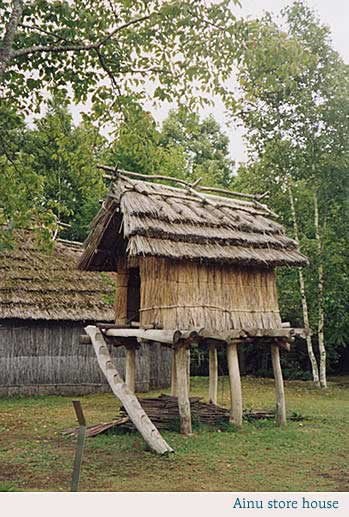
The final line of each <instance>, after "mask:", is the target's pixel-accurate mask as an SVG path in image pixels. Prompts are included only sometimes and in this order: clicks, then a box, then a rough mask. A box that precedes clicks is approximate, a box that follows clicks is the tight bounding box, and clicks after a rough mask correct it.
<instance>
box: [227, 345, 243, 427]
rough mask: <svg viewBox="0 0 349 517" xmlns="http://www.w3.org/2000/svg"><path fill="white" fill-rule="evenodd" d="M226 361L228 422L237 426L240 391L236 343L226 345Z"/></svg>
mask: <svg viewBox="0 0 349 517" xmlns="http://www.w3.org/2000/svg"><path fill="white" fill-rule="evenodd" d="M227 362H228V370H229V381H230V402H231V408H230V422H231V423H232V424H234V425H236V426H237V427H241V426H242V393H241V379H240V369H239V358H238V350H237V344H236V343H228V345H227Z"/></svg>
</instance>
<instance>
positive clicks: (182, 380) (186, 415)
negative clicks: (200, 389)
mask: <svg viewBox="0 0 349 517" xmlns="http://www.w3.org/2000/svg"><path fill="white" fill-rule="evenodd" d="M175 358H176V372H177V396H178V410H179V418H180V427H181V433H182V434H184V435H189V434H191V433H192V426H191V411H190V401H189V392H188V355H187V349H186V346H185V345H184V344H182V345H179V346H177V347H176V348H175Z"/></svg>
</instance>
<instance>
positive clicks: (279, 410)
mask: <svg viewBox="0 0 349 517" xmlns="http://www.w3.org/2000/svg"><path fill="white" fill-rule="evenodd" d="M271 360H272V363H273V371H274V378H275V392H276V421H277V423H278V425H285V424H286V403H285V391H284V380H283V378H282V370H281V364H280V350H279V347H278V346H277V345H271Z"/></svg>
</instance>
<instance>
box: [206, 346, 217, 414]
mask: <svg viewBox="0 0 349 517" xmlns="http://www.w3.org/2000/svg"><path fill="white" fill-rule="evenodd" d="M208 354H209V356H208V359H209V389H208V401H209V402H210V403H212V404H217V392H218V359H217V348H216V346H215V345H213V344H210V345H209V347H208Z"/></svg>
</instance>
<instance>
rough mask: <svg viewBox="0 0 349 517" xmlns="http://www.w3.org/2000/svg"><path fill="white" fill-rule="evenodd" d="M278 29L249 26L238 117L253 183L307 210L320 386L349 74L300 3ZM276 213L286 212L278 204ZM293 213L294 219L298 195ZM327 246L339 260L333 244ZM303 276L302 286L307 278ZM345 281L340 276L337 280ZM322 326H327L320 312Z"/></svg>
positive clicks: (344, 167)
mask: <svg viewBox="0 0 349 517" xmlns="http://www.w3.org/2000/svg"><path fill="white" fill-rule="evenodd" d="M282 26H283V27H286V30H284V29H280V28H279V26H278V25H277V23H275V22H274V20H273V19H272V17H271V16H270V15H266V16H265V17H264V18H263V19H262V20H261V21H260V22H253V23H251V26H250V37H249V41H248V42H247V45H246V51H245V54H244V59H243V66H242V67H241V70H240V85H241V93H242V96H241V101H240V103H239V113H238V116H239V118H240V119H241V120H242V122H243V124H244V125H245V127H246V128H247V130H248V142H249V146H250V156H251V159H252V161H254V162H255V163H256V162H259V165H258V166H253V171H254V172H255V173H257V177H256V176H254V178H253V181H254V185H255V186H256V185H257V184H258V182H259V181H260V180H261V183H263V188H265V185H266V184H268V185H269V190H272V195H273V196H276V197H273V198H272V199H273V201H276V202H279V201H280V195H279V194H277V195H276V194H275V190H276V189H278V190H279V192H280V194H281V195H284V196H285V199H286V193H287V190H288V191H289V192H290V188H289V186H290V185H291V186H292V187H291V192H292V191H294V190H295V191H296V192H298V193H299V192H300V193H301V196H302V197H304V198H306V199H307V200H308V202H309V200H310V203H311V204H310V207H311V208H310V207H309V206H306V207H304V206H303V207H302V208H303V210H304V213H303V212H301V216H299V215H298V217H297V218H298V221H299V222H300V223H301V224H300V242H301V246H302V247H303V249H304V251H305V252H307V251H308V250H309V251H310V250H311V253H310V254H309V255H310V257H311V268H310V271H311V272H312V273H314V268H315V271H317V276H318V280H317V288H313V286H311V287H310V288H309V287H308V298H309V299H311V306H312V308H314V309H316V310H317V318H316V321H315V320H314V316H312V317H311V319H313V321H314V322H315V326H317V327H318V344H319V348H320V382H321V385H322V386H324V387H325V386H326V373H325V361H326V350H325V344H324V335H323V328H324V326H323V319H324V309H325V308H326V305H327V300H328V299H329V298H330V292H331V289H332V288H333V287H334V286H330V285H329V284H328V283H327V278H326V276H327V271H330V270H331V269H332V266H331V262H332V260H333V259H332V258H331V257H329V251H328V250H327V249H326V244H328V241H327V236H326V235H327V232H328V231H329V228H330V227H331V233H332V235H333V233H334V234H335V233H336V232H338V233H341V231H342V230H341V229H339V228H336V227H335V226H333V222H334V221H333V220H331V217H330V214H332V213H333V212H335V213H337V221H336V222H337V223H338V210H339V213H340V212H341V209H342V221H341V225H340V226H341V227H347V223H346V220H345V218H344V213H345V205H344V200H343V191H345V183H346V178H347V177H348V176H347V174H348V154H349V153H348V112H349V96H348V92H349V74H348V67H346V65H344V63H343V61H342V60H341V59H340V57H339V55H338V54H337V53H336V52H335V51H334V50H333V49H332V48H331V45H330V42H329V32H328V29H327V28H326V27H324V26H323V25H321V23H319V20H318V19H317V17H316V16H315V15H314V13H313V12H312V11H311V10H310V9H308V8H307V7H305V6H304V4H303V3H301V2H295V3H294V4H292V6H290V7H289V8H287V9H285V10H284V11H283V13H282ZM265 180H266V182H265ZM272 185H273V186H274V188H270V187H271V186H272ZM339 185H341V187H339V189H338V186H339ZM281 207H282V210H281V211H282V212H284V213H285V212H286V213H287V214H289V208H288V209H286V207H285V205H284V203H283V202H281ZM295 207H296V210H297V213H298V214H299V213H300V212H299V202H298V200H297V195H296V196H295ZM339 207H341V209H340V208H339ZM287 217H289V215H288V216H287ZM331 247H332V249H336V251H337V252H338V253H339V256H341V255H342V254H343V253H342V252H341V251H340V250H338V248H337V247H336V243H335V242H333V243H331ZM337 260H338V257H337ZM305 275H306V280H307V278H308V282H306V283H308V284H309V279H310V278H311V274H307V271H306V272H305ZM312 278H314V274H313V277H312ZM345 278H347V276H346V274H344V276H343V277H342V279H341V280H342V281H346V280H345ZM337 281H338V279H337ZM310 283H311V284H313V280H311V281H310ZM312 312H313V314H314V310H313V311H312ZM342 325H343V324H342ZM344 325H346V326H348V322H347V321H346V323H344ZM326 326H327V328H331V322H330V320H329V319H328V318H326V314H325V327H326ZM314 377H316V376H314ZM314 380H316V378H314Z"/></svg>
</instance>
